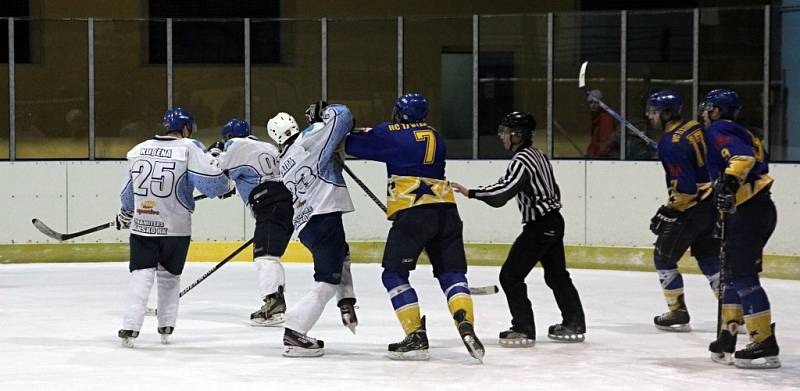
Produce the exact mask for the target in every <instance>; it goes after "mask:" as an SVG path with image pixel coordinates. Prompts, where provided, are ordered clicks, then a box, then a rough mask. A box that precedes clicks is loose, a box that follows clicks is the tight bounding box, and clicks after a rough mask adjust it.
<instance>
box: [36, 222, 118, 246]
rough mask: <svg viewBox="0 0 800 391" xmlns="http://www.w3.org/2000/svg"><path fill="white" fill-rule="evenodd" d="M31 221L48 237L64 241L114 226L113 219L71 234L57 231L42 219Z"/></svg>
mask: <svg viewBox="0 0 800 391" xmlns="http://www.w3.org/2000/svg"><path fill="white" fill-rule="evenodd" d="M31 222H32V223H33V226H34V227H36V229H38V230H39V232H41V233H43V234H45V235H47V236H48V237H51V238H53V239H55V240H58V241H59V242H63V241H65V240H70V239H73V238H77V237H79V236H83V235H88V234H90V233H92V232H97V231H102V230H104V229H106V228H111V227H113V226H114V222H113V221H112V222H109V223H103V224H100V225H98V226H95V227H92V228H87V229H84V230H83V231H78V232H73V233H71V234H63V233H60V232H56V231H55V230H54V229H52V228H50V227H48V226H47V224H45V223H43V222H42V220H39V219H33V220H31Z"/></svg>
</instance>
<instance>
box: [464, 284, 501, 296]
mask: <svg viewBox="0 0 800 391" xmlns="http://www.w3.org/2000/svg"><path fill="white" fill-rule="evenodd" d="M497 292H500V289H499V288H497V285H487V286H471V287H469V293H470V294H471V295H478V296H482V295H493V294H495V293H497Z"/></svg>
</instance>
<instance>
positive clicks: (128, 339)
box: [117, 330, 139, 348]
mask: <svg viewBox="0 0 800 391" xmlns="http://www.w3.org/2000/svg"><path fill="white" fill-rule="evenodd" d="M117 335H118V336H119V338H120V339H121V342H122V347H125V348H133V341H134V340H135V339H136V337H138V336H139V332H138V331H133V330H120V331H119V332H118V333H117Z"/></svg>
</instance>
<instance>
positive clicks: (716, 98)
mask: <svg viewBox="0 0 800 391" xmlns="http://www.w3.org/2000/svg"><path fill="white" fill-rule="evenodd" d="M715 107H716V108H718V109H719V114H720V116H721V117H723V118H729V119H735V118H736V117H737V116H738V115H739V110H740V109H741V108H742V100H741V99H740V98H739V94H737V93H736V92H735V91H733V90H729V89H727V88H718V89H716V90H711V91H709V92H708V94H706V97H705V98H703V103H701V104H700V111H710V110H713V109H714V108H715Z"/></svg>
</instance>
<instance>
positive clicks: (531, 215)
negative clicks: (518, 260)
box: [469, 146, 561, 223]
mask: <svg viewBox="0 0 800 391" xmlns="http://www.w3.org/2000/svg"><path fill="white" fill-rule="evenodd" d="M514 196H517V206H519V210H520V212H522V222H523V223H528V222H531V221H534V220H536V219H538V218H540V217H542V216H544V215H545V214H547V213H548V212H550V211H553V210H558V209H560V208H561V192H560V190H559V189H558V185H557V184H556V180H555V177H554V176H553V167H552V166H551V165H550V162H549V161H548V160H547V157H546V156H544V154H543V153H542V151H540V150H538V149H536V148H534V147H531V146H527V147H522V148H520V149H519V150H518V151H517V152H516V153H515V154H514V157H513V158H511V163H509V164H508V169H506V174H505V175H504V176H503V177H502V178H500V180H499V181H498V182H497V183H495V184H493V185H488V186H481V187H478V188H477V189H470V191H469V198H477V199H479V200H481V201H483V202H485V203H487V204H489V205H491V206H493V207H495V208H499V207H501V206H503V205H505V204H506V202H508V200H510V199H511V197H514Z"/></svg>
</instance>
